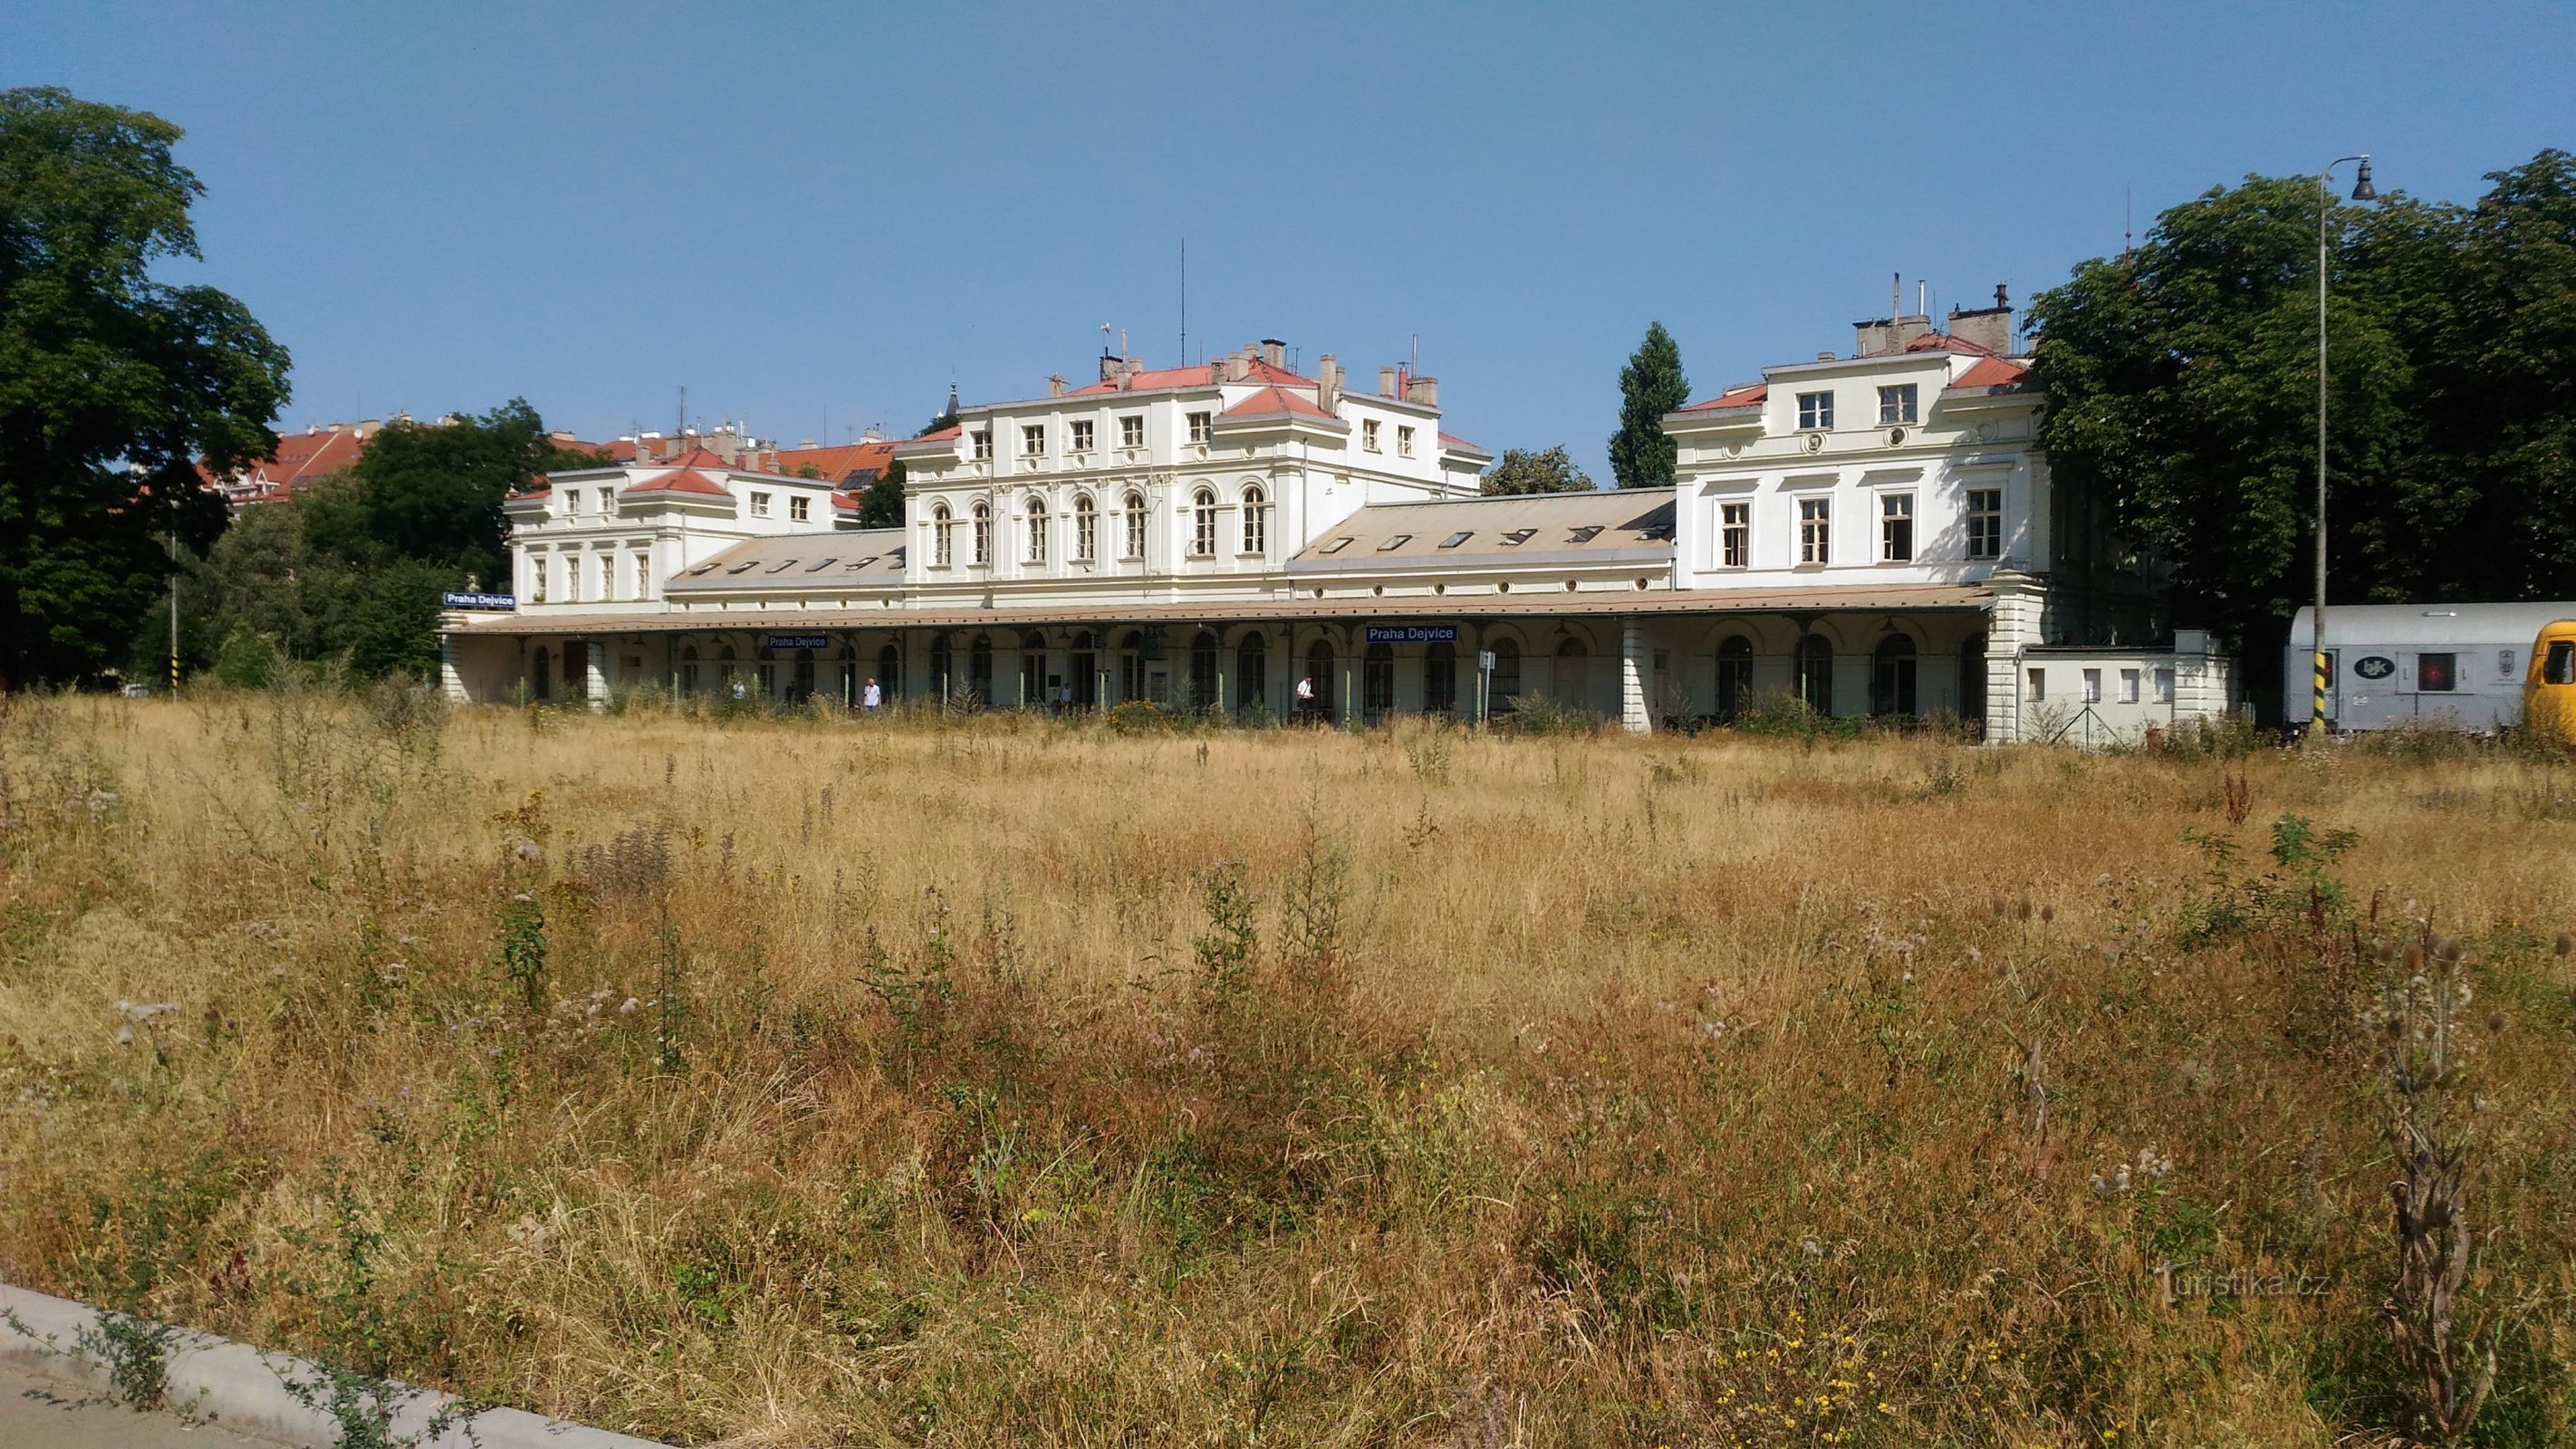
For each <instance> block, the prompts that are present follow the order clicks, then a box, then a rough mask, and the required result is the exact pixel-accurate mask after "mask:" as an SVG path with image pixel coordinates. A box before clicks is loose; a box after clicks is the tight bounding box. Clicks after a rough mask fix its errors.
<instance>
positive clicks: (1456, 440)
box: [1440, 433, 1492, 457]
mask: <svg viewBox="0 0 2576 1449" xmlns="http://www.w3.org/2000/svg"><path fill="white" fill-rule="evenodd" d="M1440 441H1441V443H1442V444H1443V445H1444V446H1446V447H1451V448H1464V449H1466V450H1467V451H1468V452H1470V453H1484V454H1485V455H1486V456H1488V457H1491V456H1492V453H1491V452H1490V450H1488V449H1484V448H1480V447H1477V446H1476V445H1475V444H1473V443H1471V442H1468V441H1467V440H1466V439H1465V438H1462V437H1459V436H1458V435H1457V434H1456V433H1442V434H1441V435H1440Z"/></svg>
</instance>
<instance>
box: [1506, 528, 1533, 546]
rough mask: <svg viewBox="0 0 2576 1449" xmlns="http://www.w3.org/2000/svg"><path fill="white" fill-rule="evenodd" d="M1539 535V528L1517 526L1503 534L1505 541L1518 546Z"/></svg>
mask: <svg viewBox="0 0 2576 1449" xmlns="http://www.w3.org/2000/svg"><path fill="white" fill-rule="evenodd" d="M1537 536H1538V530H1537V529H1535V528H1515V529H1513V530H1511V531H1510V532H1508V533H1506V534H1504V535H1503V542H1504V543H1506V544H1510V545H1512V546H1513V547H1516V548H1517V547H1518V546H1520V545H1521V544H1524V543H1527V542H1529V541H1530V540H1531V539H1533V538H1536V537H1537Z"/></svg>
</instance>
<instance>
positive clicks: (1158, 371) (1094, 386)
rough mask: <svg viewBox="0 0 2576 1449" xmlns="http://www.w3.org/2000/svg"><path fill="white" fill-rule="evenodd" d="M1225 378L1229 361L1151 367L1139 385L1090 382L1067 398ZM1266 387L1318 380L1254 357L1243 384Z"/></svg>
mask: <svg viewBox="0 0 2576 1449" xmlns="http://www.w3.org/2000/svg"><path fill="white" fill-rule="evenodd" d="M1224 377H1225V360H1224V359H1223V358H1219V359H1218V360H1216V361H1215V362H1202V363H1199V364H1198V365H1197V366H1195V367H1157V368H1147V369H1145V370H1143V371H1140V372H1138V373H1137V374H1136V381H1135V386H1134V387H1132V388H1122V387H1120V386H1119V385H1118V384H1116V383H1114V382H1094V383H1086V384H1084V385H1083V386H1081V387H1077V388H1075V389H1074V390H1073V391H1071V392H1069V393H1066V394H1065V396H1067V397H1097V396H1099V395H1100V394H1102V393H1111V392H1145V391H1149V390H1151V389H1154V388H1158V387H1208V386H1212V385H1214V384H1215V383H1217V382H1219V381H1221V380H1222V379H1223V378H1224ZM1247 383H1248V384H1256V385H1259V386H1262V387H1313V386H1314V385H1315V380H1314V379H1313V378H1311V377H1300V376H1298V375H1297V374H1296V373H1293V372H1290V371H1289V370H1288V369H1286V368H1284V367H1274V366H1272V365H1271V364H1269V363H1267V362H1264V361H1262V360H1261V359H1260V358H1258V357H1255V358H1252V359H1251V360H1250V361H1249V362H1248V363H1247V364H1246V365H1245V368H1244V373H1243V381H1242V383H1238V384H1236V385H1237V386H1242V385H1244V384H1247Z"/></svg>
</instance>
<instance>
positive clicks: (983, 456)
mask: <svg viewBox="0 0 2576 1449" xmlns="http://www.w3.org/2000/svg"><path fill="white" fill-rule="evenodd" d="M967 436H968V437H969V438H972V439H973V440H974V442H975V461H977V462H979V463H989V462H991V461H992V459H993V430H992V429H991V428H977V429H976V430H975V431H973V432H972V433H969V434H967Z"/></svg>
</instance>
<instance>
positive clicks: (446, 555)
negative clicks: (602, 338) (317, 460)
mask: <svg viewBox="0 0 2576 1449" xmlns="http://www.w3.org/2000/svg"><path fill="white" fill-rule="evenodd" d="M598 461H599V460H598V459H596V458H593V457H591V456H589V455H587V454H583V453H570V452H566V451H564V450H563V449H561V448H558V447H556V446H555V444H554V442H553V441H552V440H551V439H550V438H548V437H547V436H546V425H545V420H544V419H543V418H540V417H539V416H537V410H536V409H535V408H532V407H530V406H528V402H527V399H525V398H512V399H510V400H509V401H508V402H506V403H503V404H502V405H501V406H499V407H497V408H494V409H493V410H492V411H490V412H488V413H484V414H483V415H481V416H480V417H475V416H470V415H467V416H458V417H455V418H452V419H449V420H447V421H444V422H440V423H436V424H427V423H413V422H397V423H393V424H391V425H389V426H387V427H386V428H385V429H384V430H383V431H382V432H379V433H377V434H376V435H375V437H373V438H372V439H370V440H368V443H367V450H366V451H365V452H364V453H361V454H360V455H359V456H358V461H357V464H356V465H355V466H354V467H352V468H351V469H350V470H349V472H350V479H351V481H352V482H353V483H354V484H355V485H356V491H355V493H354V494H352V495H350V496H348V497H347V498H346V499H345V500H343V502H344V503H345V508H344V510H343V511H341V512H338V513H335V514H331V515H329V516H328V517H322V516H317V517H316V518H315V519H314V520H313V525H314V527H315V530H316V531H315V534H314V537H313V543H314V544H315V546H316V547H317V548H319V549H321V550H323V551H326V552H330V553H334V554H337V555H339V556H340V557H342V558H345V559H348V560H350V561H351V562H353V563H376V562H382V561H385V560H390V559H396V558H403V559H418V560H422V561H427V562H434V563H441V564H446V565H448V566H449V567H450V568H451V569H452V570H453V571H454V572H455V573H456V574H458V575H459V576H462V575H464V574H469V573H470V574H476V575H479V576H481V577H483V578H497V577H499V576H500V574H501V573H502V571H503V569H504V567H505V560H506V557H507V555H506V553H505V548H506V542H505V540H506V537H507V534H508V528H507V525H506V522H505V520H504V519H503V518H502V515H501V505H502V503H503V501H505V500H506V499H508V498H509V496H510V495H511V494H513V493H516V492H518V491H519V490H520V489H521V488H524V487H525V486H527V484H528V483H529V481H530V480H532V479H534V478H536V477H538V476H540V475H542V474H545V473H548V472H553V471H557V470H561V469H570V468H588V467H597V466H598Z"/></svg>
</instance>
